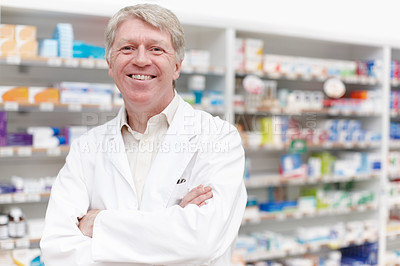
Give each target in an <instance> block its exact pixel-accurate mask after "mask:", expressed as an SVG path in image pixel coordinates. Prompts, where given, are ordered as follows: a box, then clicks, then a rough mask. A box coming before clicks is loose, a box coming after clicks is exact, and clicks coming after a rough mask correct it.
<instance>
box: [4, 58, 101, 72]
mask: <svg viewBox="0 0 400 266" xmlns="http://www.w3.org/2000/svg"><path fill="white" fill-rule="evenodd" d="M0 64H2V65H23V66H42V67H43V66H44V67H67V68H86V69H108V65H107V61H106V60H105V59H93V58H59V57H53V58H46V57H22V58H21V57H20V56H1V57H0Z"/></svg>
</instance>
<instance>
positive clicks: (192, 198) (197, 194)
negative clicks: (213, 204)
mask: <svg viewBox="0 0 400 266" xmlns="http://www.w3.org/2000/svg"><path fill="white" fill-rule="evenodd" d="M212 197H213V193H212V192H211V187H209V186H207V187H203V185H199V186H197V187H195V188H194V189H192V190H191V191H189V193H188V194H186V195H185V196H184V197H183V199H182V200H181V202H180V203H179V206H181V207H182V208H185V207H186V206H187V205H189V204H196V205H197V206H199V207H201V206H203V205H206V204H207V203H206V202H205V201H206V200H208V199H211V198H212Z"/></svg>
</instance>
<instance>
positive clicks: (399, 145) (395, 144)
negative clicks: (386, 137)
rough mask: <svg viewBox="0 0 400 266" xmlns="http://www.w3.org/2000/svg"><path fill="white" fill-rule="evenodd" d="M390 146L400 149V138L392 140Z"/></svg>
mask: <svg viewBox="0 0 400 266" xmlns="http://www.w3.org/2000/svg"><path fill="white" fill-rule="evenodd" d="M389 148H390V149H400V140H390V142H389Z"/></svg>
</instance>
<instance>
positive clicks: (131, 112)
mask: <svg viewBox="0 0 400 266" xmlns="http://www.w3.org/2000/svg"><path fill="white" fill-rule="evenodd" d="M171 101H172V99H171ZM171 101H169V102H168V103H167V104H166V105H165V106H164V105H160V106H157V107H156V108H149V109H148V108H143V109H142V108H138V107H137V106H130V105H125V108H126V113H127V119H128V124H129V126H130V127H131V128H132V129H133V130H134V131H136V132H139V133H142V134H143V133H144V132H145V131H146V128H147V122H148V121H149V119H150V118H151V117H153V116H155V115H158V114H160V113H161V112H162V111H163V110H164V109H165V108H166V107H167V106H168V104H170V103H171Z"/></svg>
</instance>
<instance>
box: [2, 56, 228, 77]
mask: <svg viewBox="0 0 400 266" xmlns="http://www.w3.org/2000/svg"><path fill="white" fill-rule="evenodd" d="M0 64H1V65H21V66H32V67H37V66H41V67H56V68H57V67H67V68H79V69H82V68H83V69H102V70H105V69H108V64H107V61H106V60H105V59H93V58H60V57H52V58H46V57H20V56H0ZM181 71H182V74H204V75H215V76H223V75H225V68H224V67H222V66H209V67H206V68H200V67H192V66H183V67H182V69H181Z"/></svg>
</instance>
